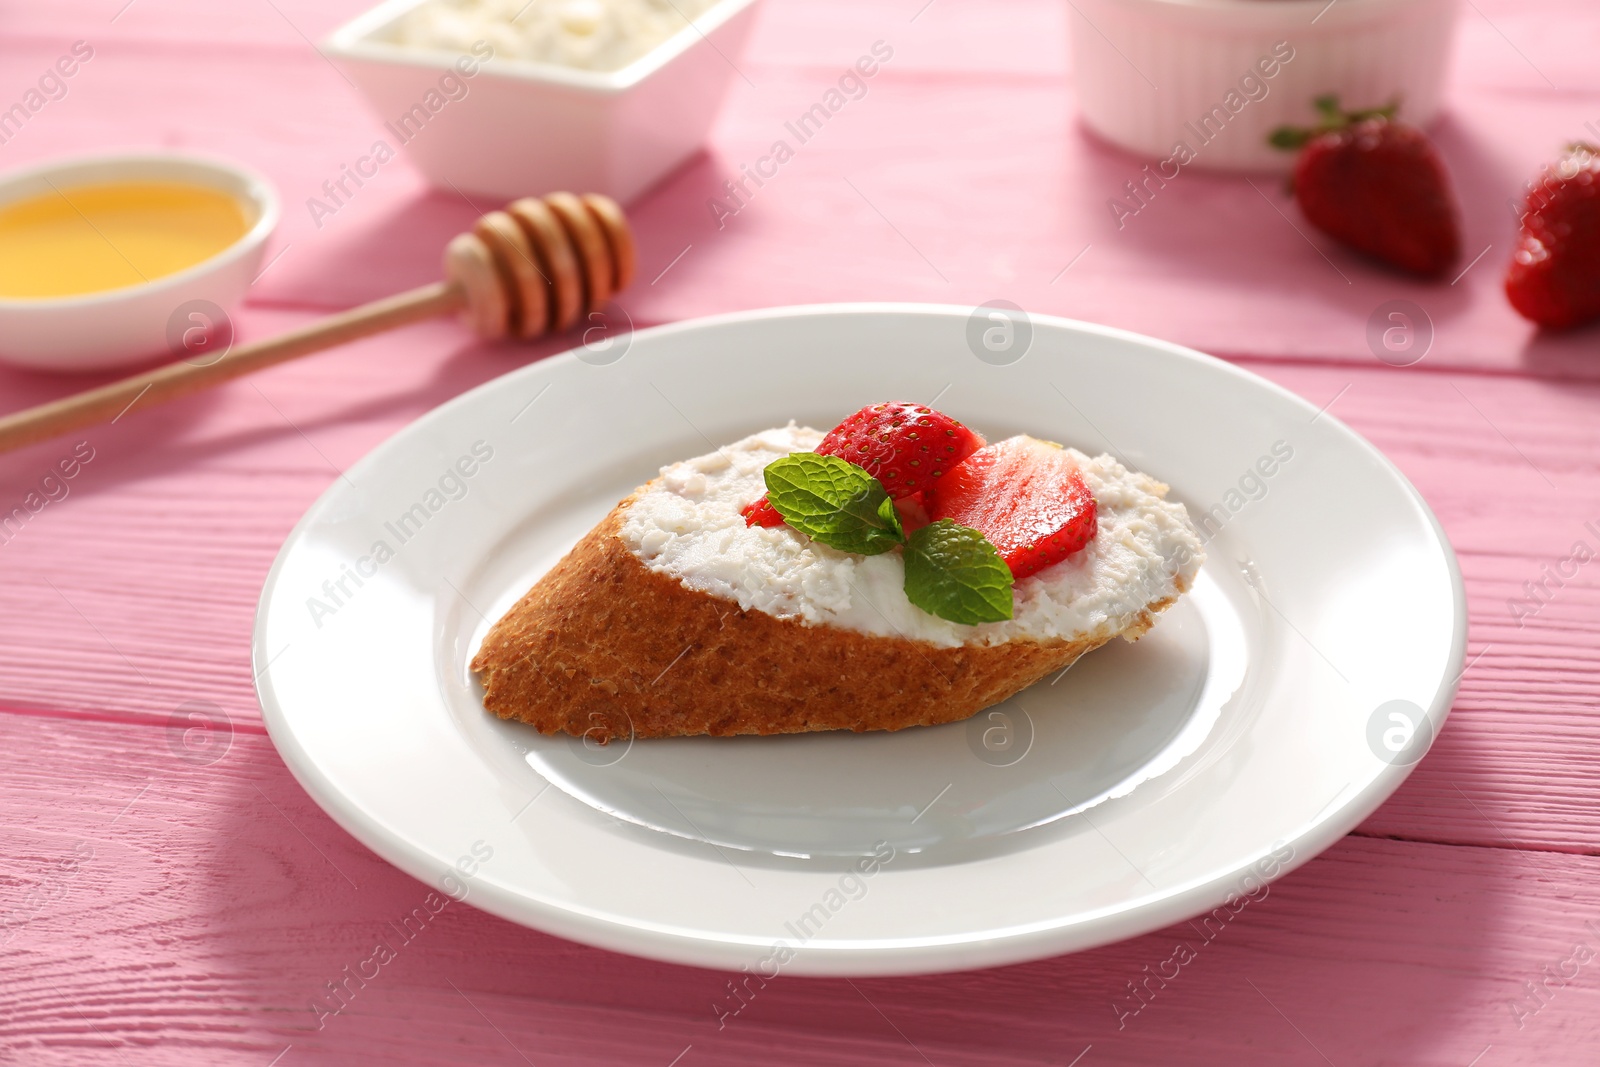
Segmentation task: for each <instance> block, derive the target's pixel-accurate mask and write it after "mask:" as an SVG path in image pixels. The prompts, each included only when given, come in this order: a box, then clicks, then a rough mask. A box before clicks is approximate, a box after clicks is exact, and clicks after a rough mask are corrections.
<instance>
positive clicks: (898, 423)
mask: <svg viewBox="0 0 1600 1067" xmlns="http://www.w3.org/2000/svg"><path fill="white" fill-rule="evenodd" d="M983 444H984V442H983V438H982V437H980V436H978V435H977V434H975V433H973V432H972V431H971V430H969V429H967V428H966V427H965V426H963V425H962V424H961V423H959V422H957V421H956V420H955V419H952V418H951V417H950V416H948V415H946V414H944V413H943V412H941V411H935V410H934V409H933V408H930V407H928V406H927V405H926V404H913V403H909V402H905V401H889V402H886V403H882V404H869V405H868V406H866V407H864V408H862V409H861V410H860V411H858V412H856V413H855V414H854V415H851V416H850V417H849V418H847V419H845V420H844V421H843V422H841V423H840V424H839V425H837V426H835V427H834V428H833V429H831V430H829V431H828V433H827V436H825V437H824V438H823V439H822V442H821V443H820V444H819V445H817V452H818V454H819V455H824V456H838V457H839V458H840V459H847V460H849V461H850V462H851V463H854V464H855V465H856V466H858V467H861V468H863V469H865V470H866V472H867V473H868V474H870V475H872V476H873V477H874V478H876V479H878V481H880V482H882V483H883V487H884V489H885V490H887V491H888V493H889V497H890V499H892V500H896V501H901V500H909V499H912V498H916V497H918V496H919V495H920V494H921V493H922V492H923V491H924V490H926V489H928V488H930V487H931V486H933V485H934V484H935V483H936V482H937V481H938V480H939V479H940V478H942V477H943V476H944V474H945V472H946V471H948V470H949V469H950V468H951V467H954V466H955V465H956V464H957V463H960V462H961V461H962V460H964V459H966V458H967V457H968V456H970V455H971V454H972V453H973V452H975V451H977V450H978V449H980V448H982V447H983ZM742 514H743V515H744V518H745V522H746V523H747V524H748V525H750V526H777V525H780V524H781V523H782V522H783V516H781V515H779V514H778V512H777V510H776V509H775V508H773V506H772V505H771V504H769V503H767V498H766V497H764V496H763V497H762V498H761V499H760V500H757V501H754V502H753V503H750V504H747V505H746V506H745V507H744V509H743V512H742Z"/></svg>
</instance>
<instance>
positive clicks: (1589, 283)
mask: <svg viewBox="0 0 1600 1067" xmlns="http://www.w3.org/2000/svg"><path fill="white" fill-rule="evenodd" d="M1506 296H1507V297H1509V298H1510V300H1511V306H1512V307H1514V308H1516V309H1517V311H1518V312H1519V313H1520V314H1521V315H1522V316H1523V317H1524V318H1528V319H1532V320H1533V321H1534V322H1537V323H1538V324H1539V325H1541V326H1548V327H1550V328H1552V329H1562V328H1565V327H1568V326H1577V325H1579V324H1580V323H1584V322H1588V321H1589V320H1591V319H1595V318H1600V149H1597V148H1595V147H1594V146H1593V145H1582V144H1575V145H1572V146H1570V148H1569V149H1568V152H1567V155H1566V156H1565V157H1564V158H1563V159H1562V160H1561V162H1560V163H1558V164H1557V165H1556V167H1555V169H1554V170H1551V171H1547V172H1546V174H1545V177H1544V178H1543V179H1542V180H1541V181H1540V182H1539V184H1538V185H1537V186H1535V187H1534V188H1532V189H1530V190H1529V191H1528V198H1527V201H1526V202H1525V204H1524V205H1523V215H1522V232H1521V233H1520V234H1519V235H1518V237H1517V244H1516V249H1515V251H1513V253H1512V256H1511V269H1510V270H1508V271H1507V272H1506Z"/></svg>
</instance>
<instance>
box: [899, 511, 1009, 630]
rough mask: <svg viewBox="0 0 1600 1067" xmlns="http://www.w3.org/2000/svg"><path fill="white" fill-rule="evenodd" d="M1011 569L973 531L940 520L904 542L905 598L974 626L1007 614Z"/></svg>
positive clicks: (991, 546)
mask: <svg viewBox="0 0 1600 1067" xmlns="http://www.w3.org/2000/svg"><path fill="white" fill-rule="evenodd" d="M1011 582H1012V579H1011V568H1009V567H1007V566H1006V561H1005V560H1003V559H1001V558H1000V553H999V552H996V551H995V547H994V546H993V545H991V544H990V543H989V542H988V540H987V539H986V538H985V537H984V536H983V534H981V533H979V532H978V531H977V530H974V529H972V528H971V527H968V526H961V525H959V524H957V523H956V522H954V521H952V520H950V519H940V520H939V521H938V522H935V523H931V524H929V525H927V526H924V527H923V528H922V529H920V530H917V531H916V532H915V533H913V534H912V535H911V538H910V539H909V540H908V541H907V542H906V599H908V600H910V601H911V603H913V604H915V605H916V606H917V607H919V608H921V609H922V610H923V611H926V612H927V613H928V614H930V615H937V616H939V618H941V619H949V620H950V621H951V622H960V623H966V624H968V625H971V626H976V625H977V624H978V623H980V622H999V621H1000V620H1002V619H1009V618H1011V611H1012V600H1011Z"/></svg>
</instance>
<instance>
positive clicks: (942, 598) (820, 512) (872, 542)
mask: <svg viewBox="0 0 1600 1067" xmlns="http://www.w3.org/2000/svg"><path fill="white" fill-rule="evenodd" d="M763 478H764V480H765V481H766V483H767V502H768V503H770V504H771V505H772V506H773V508H775V509H776V510H777V512H778V514H780V515H782V516H783V521H784V522H786V523H788V524H789V525H790V526H791V527H793V528H794V529H796V530H798V531H800V532H801V533H803V534H805V535H806V536H807V537H810V538H811V539H813V540H815V541H820V542H822V543H823V544H825V545H827V546H828V547H830V548H836V549H838V550H839V551H841V552H853V553H856V554H858V555H863V556H875V555H878V554H879V553H882V552H887V551H889V550H890V549H892V548H895V547H896V546H899V545H903V546H905V569H906V581H905V590H906V598H907V599H908V600H910V601H911V603H913V604H915V605H916V606H917V607H919V608H921V609H922V610H923V611H926V612H927V613H928V614H930V615H937V616H938V617H939V618H941V619H948V620H950V621H951V622H958V623H964V624H966V625H969V626H975V625H977V624H978V623H982V622H1000V621H1001V620H1003V619H1009V618H1011V615H1012V610H1013V603H1012V589H1011V587H1012V577H1011V569H1010V568H1009V567H1007V566H1006V563H1005V560H1003V559H1001V558H1000V553H999V552H997V551H996V550H995V547H994V546H993V545H992V544H990V543H989V541H988V539H987V538H985V537H984V536H983V534H982V533H980V532H978V531H977V530H974V529H972V528H970V527H967V526H962V525H960V524H958V523H956V522H954V521H953V520H950V519H940V520H939V521H938V522H935V523H931V524H929V525H927V526H924V527H922V528H921V529H919V530H917V531H915V532H914V533H912V534H911V536H910V537H909V538H908V537H907V536H906V534H905V529H904V527H902V526H901V524H900V515H899V513H898V512H897V511H896V510H895V506H894V501H893V500H891V499H889V494H888V492H887V491H886V490H885V489H884V488H883V485H882V484H881V483H880V482H879V481H878V480H877V479H876V478H874V477H873V476H872V475H870V474H868V473H867V472H866V471H865V470H863V469H862V468H860V467H858V466H856V465H855V464H854V463H851V462H850V461H848V460H845V459H840V458H839V457H838V456H822V455H818V454H817V453H815V452H795V453H792V454H790V455H788V456H785V457H783V458H782V459H778V460H774V461H773V462H772V463H769V464H768V465H767V468H766V471H765V472H764V474H763Z"/></svg>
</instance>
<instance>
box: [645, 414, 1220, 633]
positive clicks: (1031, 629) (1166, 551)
mask: <svg viewBox="0 0 1600 1067" xmlns="http://www.w3.org/2000/svg"><path fill="white" fill-rule="evenodd" d="M821 441H822V434H821V433H819V432H818V431H816V430H813V429H810V428H807V427H799V426H796V425H794V424H793V423H790V424H789V425H788V426H785V427H780V428H778V429H773V430H766V431H764V432H762V433H758V434H755V435H753V436H750V437H746V438H745V439H744V440H742V441H736V442H734V443H733V444H731V445H726V446H724V447H722V448H719V449H718V450H717V451H715V452H710V453H707V454H706V455H704V456H698V457H696V458H694V459H688V460H684V461H683V462H681V463H674V464H672V465H671V466H668V467H663V468H662V470H661V477H659V478H657V479H656V480H655V481H653V482H651V483H650V484H649V485H648V486H646V487H645V489H644V490H643V491H642V492H640V493H639V494H638V496H637V498H636V499H635V500H634V502H633V504H632V506H631V507H629V508H628V512H627V516H626V518H625V519H624V521H623V524H622V530H621V535H622V540H623V542H624V543H625V544H626V545H627V546H628V548H629V550H630V551H632V552H633V553H634V555H636V556H638V557H639V558H640V559H641V560H643V561H644V564H645V566H647V567H649V568H650V569H651V570H654V571H657V572H658V573H662V574H667V575H671V576H672V577H674V578H677V579H678V580H680V581H681V582H683V584H684V585H685V586H687V587H688V588H690V589H695V590H698V591H700V592H703V593H707V594H709V595H711V596H715V597H720V598H722V599H725V600H733V601H737V602H738V604H739V606H740V607H742V608H745V609H747V610H749V609H754V610H757V611H764V612H766V613H767V614H769V615H776V616H778V617H780V618H795V619H798V620H800V621H801V622H803V623H806V624H808V625H813V626H837V627H841V628H843V629H848V630H856V631H859V632H861V633H866V634H873V635H876V636H879V637H907V638H913V639H918V640H922V641H927V642H929V643H930V644H933V645H937V646H939V647H943V648H953V647H956V646H958V645H963V644H977V645H994V644H1002V643H1004V642H1007V641H1012V640H1019V639H1031V640H1040V641H1048V640H1056V639H1065V640H1072V639H1075V638H1079V637H1085V636H1090V635H1111V634H1116V633H1119V632H1121V631H1123V630H1124V629H1126V628H1127V627H1128V626H1129V625H1130V624H1131V623H1132V622H1133V621H1134V620H1135V619H1137V618H1138V617H1139V615H1140V614H1141V613H1142V612H1143V611H1144V610H1145V609H1146V608H1147V607H1148V606H1149V605H1151V604H1153V603H1156V602H1159V601H1161V600H1164V599H1167V598H1169V597H1175V596H1177V595H1178V594H1179V593H1180V592H1181V591H1182V590H1183V589H1187V588H1188V587H1189V585H1190V583H1191V582H1192V581H1193V580H1194V576H1195V574H1196V573H1197V572H1198V571H1199V569H1200V564H1201V563H1202V562H1203V561H1204V559H1205V551H1204V549H1203V548H1202V547H1201V544H1200V538H1199V536H1198V535H1197V534H1196V533H1195V530H1194V527H1193V526H1191V525H1190V523H1189V518H1188V513H1187V511H1186V510H1185V509H1184V506H1183V505H1182V504H1179V503H1175V502H1172V501H1168V500H1165V499H1163V497H1162V493H1163V492H1164V491H1165V487H1163V486H1161V485H1160V483H1158V482H1156V481H1154V480H1153V479H1151V478H1149V477H1147V476H1145V475H1143V474H1139V473H1137V472H1134V471H1130V470H1128V469H1127V468H1126V467H1124V466H1122V464H1120V463H1118V462H1117V461H1116V460H1115V459H1113V458H1112V457H1110V456H1096V457H1092V458H1091V457H1089V456H1086V455H1084V454H1083V453H1081V452H1077V451H1075V450H1074V451H1073V452H1072V455H1073V456H1074V458H1075V459H1077V461H1078V465H1079V469H1080V470H1082V472H1083V478H1084V484H1085V485H1087V486H1088V488H1089V491H1090V493H1092V494H1093V495H1094V498H1095V503H1096V505H1097V507H1098V513H1099V532H1098V533H1097V534H1096V535H1095V538H1094V540H1093V541H1091V542H1089V544H1088V545H1087V546H1085V548H1084V549H1083V550H1082V551H1081V552H1078V553H1076V554H1075V555H1073V556H1072V557H1070V558H1068V559H1066V560H1063V561H1062V562H1060V563H1058V564H1056V565H1054V566H1052V567H1047V568H1045V569H1044V570H1042V571H1040V572H1039V573H1038V574H1036V575H1034V576H1032V577H1029V578H1024V579H1022V580H1021V581H1020V582H1018V583H1017V584H1016V588H1015V597H1016V606H1015V615H1014V617H1013V618H1011V619H1008V620H1006V621H1004V622H993V623H984V624H982V625H980V626H965V625H962V624H960V623H955V622H950V621H949V620H947V619H941V618H939V617H938V616H935V615H930V614H928V613H927V612H925V611H922V610H921V609H919V608H917V607H916V606H914V605H913V604H912V603H911V602H910V601H909V600H907V599H906V595H905V592H904V586H905V564H904V563H903V562H902V561H901V557H900V553H899V552H887V553H884V554H882V555H877V556H856V555H852V554H850V553H846V552H839V551H836V550H834V549H832V548H829V547H827V546H826V545H823V544H820V543H818V542H815V541H812V540H810V539H808V538H806V537H804V536H802V535H800V534H798V533H796V532H795V531H794V530H792V529H790V528H789V527H787V526H775V527H771V528H762V527H751V526H747V525H746V524H745V520H744V516H743V515H742V514H741V513H740V509H741V508H743V507H744V506H745V505H746V504H748V503H750V502H751V501H752V500H755V499H757V498H758V497H760V496H761V495H762V493H764V492H765V491H766V484H765V482H764V480H763V478H762V471H763V470H764V469H765V468H766V466H767V464H769V463H771V462H772V461H773V460H775V459H779V458H781V457H783V456H786V455H788V454H789V453H791V452H796V451H812V450H815V448H816V447H817V445H818V444H819V443H821Z"/></svg>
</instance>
